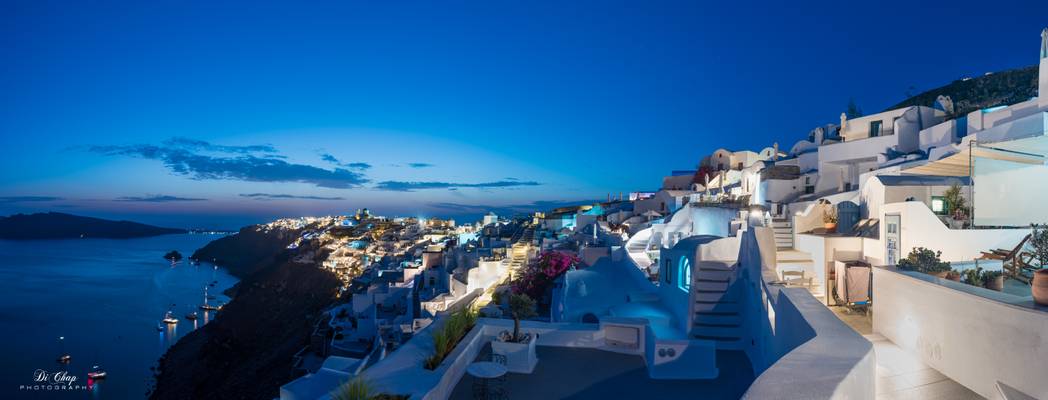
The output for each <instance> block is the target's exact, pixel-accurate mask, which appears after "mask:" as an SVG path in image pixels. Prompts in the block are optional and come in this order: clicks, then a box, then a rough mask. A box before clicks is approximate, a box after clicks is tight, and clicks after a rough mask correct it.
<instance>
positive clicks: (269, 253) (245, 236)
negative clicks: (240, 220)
mask: <svg viewBox="0 0 1048 400" xmlns="http://www.w3.org/2000/svg"><path fill="white" fill-rule="evenodd" d="M300 234H301V232H300V231H297V230H273V231H269V232H266V231H260V230H257V229H256V226H255V225H252V226H247V227H244V228H241V229H240V232H238V233H237V234H236V235H231V236H226V237H223V238H221V239H218V240H214V241H212V242H211V243H208V244H207V245H206V246H204V247H201V248H200V249H197V251H195V252H193V255H192V256H191V257H190V258H191V259H193V260H200V261H205V262H210V263H214V264H217V265H219V266H221V267H223V268H226V269H227V270H229V273H230V274H232V275H234V276H236V277H237V278H240V279H244V278H245V277H247V276H250V275H251V274H253V273H255V272H257V271H258V270H259V269H260V268H263V267H266V266H268V265H270V264H272V263H273V261H274V259H275V257H277V256H278V255H279V254H282V253H284V252H285V251H286V249H287V246H288V245H289V244H291V242H294V241H295V239H296V238H298V237H299V235H300Z"/></svg>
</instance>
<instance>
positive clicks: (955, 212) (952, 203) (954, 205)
mask: <svg viewBox="0 0 1048 400" xmlns="http://www.w3.org/2000/svg"><path fill="white" fill-rule="evenodd" d="M942 197H943V200H944V201H945V202H946V214H947V215H952V216H954V218H957V217H960V218H957V219H964V218H965V217H966V216H967V215H968V207H967V202H966V201H965V200H964V196H961V185H959V184H956V183H954V184H953V185H952V186H950V188H949V189H946V191H945V192H943V194H942Z"/></svg>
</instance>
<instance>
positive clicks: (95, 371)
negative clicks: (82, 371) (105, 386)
mask: <svg viewBox="0 0 1048 400" xmlns="http://www.w3.org/2000/svg"><path fill="white" fill-rule="evenodd" d="M87 377H88V378H91V379H93V380H96V381H97V380H100V379H105V378H106V370H104V369H102V368H99V367H98V366H97V365H96V366H94V368H91V371H89V372H88V373H87Z"/></svg>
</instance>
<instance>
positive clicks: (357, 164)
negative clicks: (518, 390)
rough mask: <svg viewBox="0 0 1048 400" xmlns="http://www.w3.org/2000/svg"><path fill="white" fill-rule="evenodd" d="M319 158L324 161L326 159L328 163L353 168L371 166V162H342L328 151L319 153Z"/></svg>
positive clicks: (361, 168) (362, 168) (367, 167)
mask: <svg viewBox="0 0 1048 400" xmlns="http://www.w3.org/2000/svg"><path fill="white" fill-rule="evenodd" d="M320 159H321V160H324V161H327V162H329V163H332V164H335V165H338V166H342V167H346V168H353V169H360V170H364V169H369V168H371V164H368V163H366V162H352V163H344V162H342V161H340V160H339V159H338V158H337V157H335V156H333V155H331V154H328V153H324V154H321V155H320Z"/></svg>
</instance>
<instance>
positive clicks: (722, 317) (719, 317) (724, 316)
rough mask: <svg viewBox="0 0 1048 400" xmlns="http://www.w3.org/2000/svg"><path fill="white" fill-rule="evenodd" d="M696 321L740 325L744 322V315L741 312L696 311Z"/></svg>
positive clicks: (697, 322)
mask: <svg viewBox="0 0 1048 400" xmlns="http://www.w3.org/2000/svg"><path fill="white" fill-rule="evenodd" d="M694 323H695V324H696V325H698V324H717V325H733V326H739V325H741V324H742V316H741V315H739V313H716V314H711V313H703V312H697V313H695V319H694Z"/></svg>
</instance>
